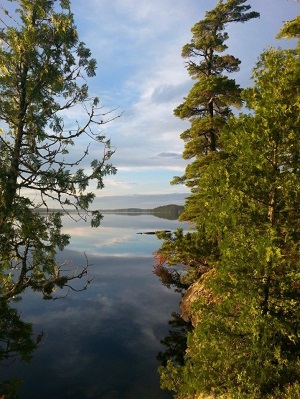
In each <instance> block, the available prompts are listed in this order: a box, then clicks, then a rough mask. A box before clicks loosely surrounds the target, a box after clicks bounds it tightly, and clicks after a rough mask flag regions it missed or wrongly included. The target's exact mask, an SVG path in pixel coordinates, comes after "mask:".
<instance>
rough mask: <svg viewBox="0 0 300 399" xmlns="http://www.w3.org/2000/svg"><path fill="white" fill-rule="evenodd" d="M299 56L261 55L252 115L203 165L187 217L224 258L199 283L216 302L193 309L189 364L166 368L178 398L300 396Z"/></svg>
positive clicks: (249, 94) (230, 125) (203, 300)
mask: <svg viewBox="0 0 300 399" xmlns="http://www.w3.org/2000/svg"><path fill="white" fill-rule="evenodd" d="M299 55H300V54H299V46H298V47H297V48H296V49H295V50H280V49H278V50H276V49H274V48H270V49H267V50H266V51H265V52H264V53H263V54H262V55H261V57H260V59H259V62H258V64H257V66H256V68H255V69H254V73H253V79H254V86H253V87H252V88H249V89H247V90H245V91H244V92H243V98H244V100H245V101H246V105H247V107H248V108H249V109H250V111H251V113H249V114H241V115H239V116H238V117H233V116H231V117H230V118H229V119H228V122H227V124H226V126H225V127H224V128H223V129H222V134H221V136H220V146H221V148H222V151H219V152H215V153H214V154H212V155H210V156H209V163H203V164H201V163H199V165H200V171H199V174H198V176H197V185H195V186H194V188H193V190H194V191H193V195H191V197H190V198H189V200H188V201H189V202H188V206H187V211H186V212H185V214H186V216H187V217H190V218H191V219H192V220H193V222H194V223H195V226H196V233H195V237H198V236H202V237H203V231H205V235H206V237H208V238H210V239H212V238H213V237H215V239H216V245H217V248H218V251H219V252H218V257H215V259H214V260H213V259H212V257H211V256H208V262H209V264H210V267H211V268H213V271H214V273H212V274H210V277H209V278H203V277H201V278H200V280H199V281H200V283H201V284H202V286H203V292H210V297H209V298H208V297H206V296H204V295H202V296H199V298H198V299H197V300H196V301H195V302H194V304H193V307H192V310H191V311H192V316H193V320H195V322H194V326H195V328H194V330H193V331H192V332H191V333H190V334H189V336H188V347H187V351H186V356H185V364H184V365H183V366H181V365H178V364H176V363H174V362H173V361H169V363H168V364H167V366H166V367H164V368H162V369H161V378H162V386H163V387H166V388H168V389H171V390H174V391H175V392H176V395H177V396H176V397H178V398H183V397H198V396H199V395H203V396H204V397H205V396H207V397H211V398H228V399H246V398H247V399H281V398H285V399H296V398H298V397H299V392H300V385H299V379H300V335H299V323H300V303H299V287H300V274H299V267H300V263H299V250H300V227H299V226H300V223H299V222H300V213H299V202H300V185H299V181H300V168H299V160H300V158H299V157H300V147H299V132H300V129H299V127H300V116H299V115H300V113H299V110H300V96H299V94H300V91H299V87H300V85H299V76H300V57H299ZM291 88H292V90H291ZM193 211H194V212H193ZM196 211H197V212H196ZM189 212H190V213H189ZM180 240H181V241H183V238H181V239H180ZM203 244H204V245H205V242H204V243H203ZM164 245H165V246H168V243H167V242H166V241H165V243H164ZM176 245H177V242H176ZM190 247H191V246H190ZM167 249H168V250H169V251H170V248H169V247H167ZM180 250H182V248H181V249H180ZM208 254H209V251H208ZM177 259H179V254H177Z"/></svg>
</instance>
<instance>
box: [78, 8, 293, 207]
mask: <svg viewBox="0 0 300 399" xmlns="http://www.w3.org/2000/svg"><path fill="white" fill-rule="evenodd" d="M87 3H88V4H87ZM247 3H248V4H251V5H252V9H253V10H254V11H258V12H260V13H261V17H260V19H256V20H252V21H250V22H247V23H245V24H233V25H232V26H231V27H230V28H229V29H228V31H229V34H230V39H229V40H228V47H229V48H228V52H230V53H231V54H233V55H235V56H237V57H239V58H240V59H241V60H242V65H241V71H240V73H238V74H235V75H233V74H232V77H235V78H236V79H237V81H238V83H240V84H241V85H242V87H245V86H247V85H249V84H250V82H249V78H250V76H251V70H252V68H253V66H254V64H255V62H256V60H257V58H258V56H259V54H260V53H261V52H262V51H263V49H264V48H265V47H266V46H269V45H275V46H279V45H280V46H288V45H290V43H289V42H288V41H280V42H279V41H278V40H276V39H275V35H276V34H277V33H278V30H279V28H280V27H281V26H282V24H283V22H284V21H286V20H290V19H293V18H294V17H295V15H296V14H297V13H299V10H300V5H299V3H298V2H296V1H293V0H252V1H250V2H247ZM216 4H217V1H215V0H211V1H207V0H206V1H204V0H184V1H183V0H176V1H174V0H151V1H149V0H114V1H108V0H89V1H88V2H87V1H83V0H73V1H72V11H73V13H74V16H75V22H76V25H77V28H78V31H79V35H80V39H81V40H83V41H84V42H85V43H86V45H87V46H88V47H89V48H90V49H91V50H92V54H93V56H94V57H95V58H96V59H97V62H98V70H97V76H96V77H95V78H93V79H92V80H91V81H90V83H89V87H90V91H91V93H92V94H96V95H98V96H99V97H100V99H101V102H102V104H103V105H104V106H106V107H107V108H108V109H111V108H117V107H118V110H119V111H120V112H123V115H122V117H121V118H119V119H117V120H116V121H114V122H111V123H110V124H108V125H105V126H104V129H103V132H104V133H105V134H106V136H107V137H108V138H110V139H111V142H112V145H113V146H114V147H116V153H115V154H114V156H113V158H112V162H113V164H114V165H115V166H116V167H117V168H118V173H117V175H116V176H114V177H108V178H106V181H105V188H104V190H102V191H101V192H99V193H97V195H98V196H99V198H100V197H110V196H119V195H122V196H133V197H134V198H137V197H138V196H139V195H140V194H143V195H151V196H153V195H154V196H155V195H158V194H165V198H168V196H166V194H172V193H188V190H187V189H186V188H185V187H184V186H181V185H180V186H171V185H170V183H169V182H170V180H172V178H173V176H175V175H181V174H182V173H183V171H184V168H185V161H183V160H182V159H181V153H182V149H183V142H182V141H181V140H180V138H179V135H180V133H181V132H182V131H183V130H185V129H186V128H187V127H188V122H183V121H181V120H180V119H178V118H176V117H175V116H173V109H174V108H175V107H176V106H177V105H178V104H180V103H181V102H182V99H183V97H184V96H185V95H186V94H187V93H188V91H189V89H190V87H191V84H192V81H191V79H190V77H189V75H188V73H187V71H186V69H185V66H184V60H183V59H182V58H181V49H182V46H183V45H184V44H185V43H187V42H189V41H190V39H191V33H190V29H191V27H192V26H193V25H194V24H195V23H196V22H197V21H199V20H200V19H203V18H204V14H205V11H207V10H210V9H212V8H213V7H214V6H215V5H216ZM123 198H124V197H123ZM107 200H112V198H107ZM104 202H106V201H104V199H102V201H101V203H103V204H104ZM125 202H126V201H125ZM97 203H98V200H97V201H96V204H97ZM99 203H100V202H99Z"/></svg>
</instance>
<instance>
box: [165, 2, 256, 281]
mask: <svg viewBox="0 0 300 399" xmlns="http://www.w3.org/2000/svg"><path fill="white" fill-rule="evenodd" d="M245 3H246V0H228V1H225V2H223V1H219V2H218V4H217V6H216V7H215V8H214V9H213V10H211V11H208V12H207V13H206V14H205V18H204V19H203V20H201V21H200V22H198V23H196V24H195V25H194V27H193V28H192V33H193V37H192V40H191V42H190V43H188V44H186V45H185V46H184V47H183V50H182V56H183V57H184V58H188V62H187V69H188V72H189V74H190V75H191V77H192V78H193V79H195V80H196V83H195V84H194V86H193V87H192V89H191V90H190V92H189V94H188V96H187V97H186V98H185V99H184V102H183V103H182V104H181V105H179V106H178V107H177V108H176V109H175V111H174V114H175V115H176V116H178V117H180V118H181V119H188V120H189V121H190V123H191V126H190V128H189V129H188V130H186V131H185V132H183V133H182V135H181V138H182V139H183V140H184V142H185V149H184V152H183V158H185V159H191V162H190V163H189V164H188V165H187V167H186V170H185V174H184V175H183V176H182V177H175V178H174V180H173V182H172V183H173V184H178V183H184V184H185V185H186V186H188V187H190V188H191V194H190V195H189V197H188V198H187V200H186V203H185V207H184V213H183V214H182V215H181V216H180V220H185V221H189V222H196V220H197V218H198V216H199V214H200V213H201V214H203V215H204V213H203V208H204V207H205V206H206V205H207V199H205V198H204V199H203V200H202V199H201V193H202V191H201V187H200V180H201V176H202V175H203V174H204V173H205V170H206V168H207V165H209V164H212V163H213V162H214V156H215V153H216V152H218V153H219V152H220V151H221V150H222V148H221V141H220V136H221V131H222V128H223V126H224V125H225V124H226V123H227V121H228V118H229V117H230V115H231V114H232V111H231V107H232V106H237V107H239V106H241V105H242V99H241V92H242V90H241V88H240V87H239V85H238V84H236V82H235V80H233V79H229V78H228V76H227V75H228V74H229V73H233V72H237V71H238V70H239V65H240V60H239V59H237V58H236V57H234V56H232V55H229V54H226V53H225V51H226V50H227V46H226V44H225V43H226V40H227V39H228V34H227V32H225V28H226V26H227V24H229V23H233V22H246V21H249V20H251V19H252V18H257V17H258V16H259V14H258V13H257V12H254V11H249V10H250V9H251V6H250V5H246V4H245ZM224 53H225V54H224ZM208 206H209V205H208ZM210 212H215V209H213V208H211V209H210ZM206 215H207V214H206ZM204 219H205V217H204V218H203V223H202V224H201V226H200V225H199V224H198V228H197V231H196V232H194V233H189V234H188V235H186V236H185V235H184V234H182V231H180V230H179V231H178V232H177V233H176V234H174V235H170V234H168V233H166V234H160V235H159V237H160V238H161V239H163V240H164V243H163V245H162V246H161V248H160V249H159V251H158V253H160V254H163V255H165V257H166V263H168V264H169V265H172V264H174V263H176V262H180V263H183V264H184V265H186V266H187V267H188V269H189V273H188V276H189V281H190V283H191V282H193V280H196V279H197V278H198V277H199V276H200V275H201V274H203V273H204V272H206V271H208V270H209V269H210V268H211V267H213V264H214V262H215V261H216V259H218V256H219V249H218V236H216V235H211V234H210V233H209V231H208V227H207V226H206V223H205V220H204Z"/></svg>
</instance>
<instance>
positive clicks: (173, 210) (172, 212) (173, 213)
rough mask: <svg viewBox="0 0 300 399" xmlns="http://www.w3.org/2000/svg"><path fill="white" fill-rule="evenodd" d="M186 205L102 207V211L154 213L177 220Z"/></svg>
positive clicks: (157, 215) (129, 213) (138, 213)
mask: <svg viewBox="0 0 300 399" xmlns="http://www.w3.org/2000/svg"><path fill="white" fill-rule="evenodd" d="M183 210H184V207H183V206H182V205H175V204H170V205H162V206H158V207H156V208H152V209H141V208H122V209H100V212H101V213H103V214H105V213H113V214H123V215H145V214H146V215H153V216H156V217H160V218H163V219H170V220H176V219H178V218H179V216H180V215H181V214H182V212H183Z"/></svg>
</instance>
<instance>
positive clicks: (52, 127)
mask: <svg viewBox="0 0 300 399" xmlns="http://www.w3.org/2000/svg"><path fill="white" fill-rule="evenodd" d="M11 3H12V4H14V5H15V11H14V12H12V13H10V12H8V11H6V10H5V9H4V8H3V7H1V10H2V11H3V16H2V17H0V22H1V26H0V40H1V47H0V98H1V100H0V128H1V134H0V236H1V242H0V249H1V251H0V253H1V258H0V260H1V271H0V273H1V277H2V280H1V296H2V298H9V297H11V296H15V295H18V294H20V293H21V292H22V290H24V289H25V288H26V287H27V286H31V287H32V288H33V289H35V290H38V291H42V292H43V293H44V296H45V297H46V298H50V297H51V292H52V291H53V290H54V288H55V286H57V287H62V286H63V284H62V281H66V282H68V281H69V280H72V279H73V278H75V277H82V276H83V275H85V274H86V272H87V267H86V266H84V267H83V269H82V272H79V273H77V274H76V273H75V274H72V273H71V274H70V275H69V277H63V276H61V275H60V273H61V265H56V263H55V254H56V252H57V250H62V249H63V248H64V247H65V245H67V243H68V240H69V238H68V237H67V236H66V235H64V234H61V231H60V230H61V218H60V215H59V214H51V212H49V213H48V215H47V216H46V217H45V214H44V215H41V214H39V213H38V212H37V210H38V209H39V208H40V207H44V208H47V209H48V205H49V201H51V202H52V203H53V202H55V203H58V205H59V207H60V208H62V209H63V210H64V211H66V208H67V210H68V209H70V207H73V208H75V209H76V210H77V211H78V215H79V216H80V217H85V215H86V213H87V212H88V209H89V206H90V205H91V203H92V202H93V199H94V197H95V194H94V192H93V190H91V189H90V191H88V189H89V186H90V183H91V182H92V181H95V183H96V184H95V186H96V187H97V188H103V187H104V183H103V179H104V177H105V176H106V175H109V174H114V173H116V169H115V168H114V167H113V166H112V165H111V164H109V163H108V161H109V159H110V158H111V156H112V154H113V152H114V151H113V150H111V147H110V141H109V140H106V138H105V137H104V136H102V135H99V128H100V126H101V125H103V124H104V123H107V122H108V121H109V120H111V119H114V118H113V117H111V116H110V115H111V112H104V111H103V107H100V106H99V99H98V98H97V97H96V98H91V97H90V95H89V93H88V86H87V83H86V81H87V78H89V77H92V76H94V75H95V72H96V61H95V60H94V59H93V58H91V52H90V50H89V49H88V48H86V46H85V44H84V43H82V42H80V41H79V37H78V33H77V30H76V26H75V25H74V20H73V15H72V13H71V9H70V2H69V1H68V0H36V1H31V0H30V1H29V0H15V1H11ZM72 109H73V110H74V111H76V112H77V113H78V114H79V115H82V117H81V118H80V120H76V121H74V123H73V126H72V127H71V128H70V126H69V123H70V122H68V121H66V115H67V112H68V111H70V110H72ZM83 140H87V141H88V142H92V143H95V144H97V145H99V147H100V150H101V151H102V155H100V158H98V159H95V160H88V156H89V147H90V146H91V143H90V144H88V146H87V147H86V148H84V147H83V150H82V153H81V154H79V155H78V156H77V159H76V157H75V156H74V154H75V153H74V151H73V154H72V147H73V146H74V145H75V144H76V143H77V145H79V146H81V148H82V142H84V141H83ZM100 154H101V152H100ZM83 161H84V162H89V166H88V167H86V168H82V167H81V166H80V165H81V164H82V163H83ZM51 206H53V205H52V204H51ZM82 212H83V213H82ZM100 220H101V216H100V215H98V214H96V213H95V214H94V215H93V216H92V225H93V226H97V225H99V223H100ZM65 278H67V280H64V279H65ZM48 283H49V284H48ZM49 287H52V288H51V289H50V288H49Z"/></svg>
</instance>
